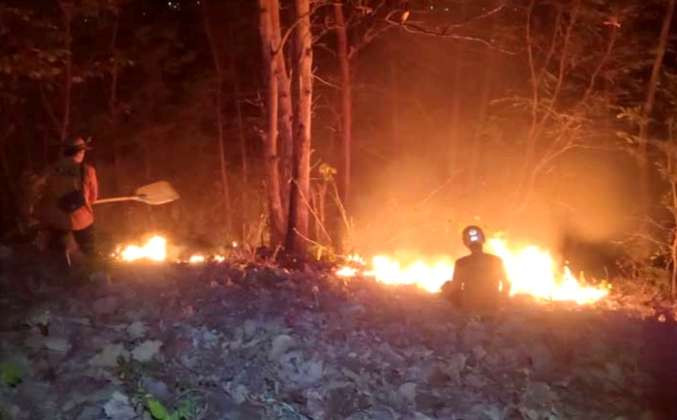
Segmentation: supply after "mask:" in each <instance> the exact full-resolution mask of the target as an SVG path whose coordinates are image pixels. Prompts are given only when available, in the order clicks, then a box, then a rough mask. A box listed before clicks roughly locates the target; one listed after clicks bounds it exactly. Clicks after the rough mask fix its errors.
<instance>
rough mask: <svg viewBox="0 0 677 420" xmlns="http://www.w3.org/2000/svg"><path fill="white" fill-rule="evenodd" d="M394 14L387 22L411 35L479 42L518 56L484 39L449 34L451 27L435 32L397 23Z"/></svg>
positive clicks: (411, 24)
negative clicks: (393, 17) (393, 18)
mask: <svg viewBox="0 0 677 420" xmlns="http://www.w3.org/2000/svg"><path fill="white" fill-rule="evenodd" d="M392 14H393V13H392V12H391V13H390V14H389V16H388V17H386V19H385V21H386V22H387V23H388V24H390V25H393V26H398V27H401V28H402V29H403V30H405V31H406V32H409V33H412V34H419V35H427V36H433V37H436V38H447V39H456V40H460V41H470V42H477V43H480V44H482V45H484V46H485V47H488V48H492V49H494V50H497V51H500V52H502V53H504V54H509V55H516V54H517V53H516V52H514V51H509V50H505V49H503V48H500V47H498V46H496V45H494V44H492V43H491V42H489V41H487V40H485V39H482V38H478V37H474V36H470V35H461V34H456V33H449V32H448V29H449V27H447V28H445V29H443V30H441V31H435V30H431V29H427V28H424V27H422V26H418V25H415V24H413V23H400V22H396V21H394V20H392V18H391V17H390V15H392Z"/></svg>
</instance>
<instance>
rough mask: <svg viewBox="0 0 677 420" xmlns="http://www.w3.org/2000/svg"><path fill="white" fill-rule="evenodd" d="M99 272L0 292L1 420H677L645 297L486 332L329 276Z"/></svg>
mask: <svg viewBox="0 0 677 420" xmlns="http://www.w3.org/2000/svg"><path fill="white" fill-rule="evenodd" d="M8 258H11V257H7V258H5V259H4V262H5V263H7V261H8ZM11 266H12V264H5V269H4V270H3V271H2V273H1V277H0V290H5V291H10V292H11V291H12V290H13V289H12V288H11V287H9V286H8V285H11V284H13V283H15V282H17V281H24V280H25V276H26V272H27V271H26V270H15V269H13V268H12V267H11ZM29 271H30V270H29ZM22 276H23V277H22ZM92 277H93V281H92V282H90V283H88V284H86V285H80V286H77V287H74V286H71V287H69V286H67V285H63V284H62V285H59V284H54V281H52V283H51V285H47V284H43V285H42V286H40V288H39V289H37V290H34V295H33V297H32V299H31V300H30V302H28V301H25V300H23V299H22V298H21V297H20V296H17V295H15V294H13V293H5V294H4V295H2V296H0V419H2V420H4V419H15V420H19V419H22V420H23V419H26V420H29V419H30V420H33V419H36V420H38V419H50V420H51V419H77V420H90V419H93V420H98V419H114V420H131V419H151V418H157V419H174V420H176V419H179V418H184V417H185V418H187V419H215V420H218V419H247V420H255V419H309V418H311V419H345V418H349V419H378V420H380V419H383V420H386V419H419V420H422V419H467V420H472V419H488V420H493V419H645V420H649V419H664V418H665V419H669V418H677V417H676V416H677V409H676V408H677V407H676V406H677V353H676V352H675V348H677V327H676V325H677V324H676V323H675V320H674V308H667V309H664V311H663V313H658V312H656V310H655V308H652V307H649V306H648V305H647V304H646V302H643V301H642V298H640V297H633V298H632V299H631V298H628V297H617V298H610V299H608V300H607V301H606V302H605V303H603V304H600V305H594V306H577V305H574V304H571V305H569V304H557V305H555V304H541V303H533V302H529V301H524V300H520V299H514V300H513V301H512V302H511V304H510V305H509V307H508V308H506V309H505V310H504V311H503V312H501V314H500V316H498V317H496V318H494V319H477V318H473V317H469V316H467V315H465V314H463V313H461V312H459V311H457V310H456V309H455V308H453V307H452V306H450V305H449V304H448V303H447V302H446V301H444V300H442V299H441V298H440V297H439V296H437V295H433V294H429V293H426V292H423V291H421V290H418V289H415V288H411V287H390V286H384V285H381V284H378V283H375V282H374V281H372V280H368V279H354V280H351V281H345V280H341V279H338V278H336V277H335V276H334V275H333V274H331V272H329V271H323V270H318V269H306V270H304V271H287V270H284V269H280V268H276V267H271V266H265V265H256V264H244V263H243V264H235V263H223V264H208V265H204V266H200V267H195V266H186V265H171V264H167V265H159V266H144V265H129V266H117V267H114V268H113V269H112V270H111V271H110V272H109V273H97V274H96V275H94V276H92ZM53 280H54V279H53ZM57 283H58V279H57ZM1 284H4V289H3V288H2V286H1ZM670 311H673V312H670ZM659 312H660V311H659ZM151 413H152V414H151ZM182 416H183V417H182Z"/></svg>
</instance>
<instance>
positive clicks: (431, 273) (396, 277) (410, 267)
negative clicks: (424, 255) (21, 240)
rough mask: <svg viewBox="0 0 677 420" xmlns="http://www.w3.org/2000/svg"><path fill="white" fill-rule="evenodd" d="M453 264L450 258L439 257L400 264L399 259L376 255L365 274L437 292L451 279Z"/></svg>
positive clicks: (382, 280) (380, 279)
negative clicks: (431, 260)
mask: <svg viewBox="0 0 677 420" xmlns="http://www.w3.org/2000/svg"><path fill="white" fill-rule="evenodd" d="M453 274H454V264H453V263H452V262H451V260H448V259H441V260H437V261H433V262H430V263H427V262H425V261H422V260H417V261H414V262H413V263H411V264H407V265H404V266H402V264H400V262H399V261H397V260H396V259H394V258H391V257H388V256H386V255H377V256H375V257H373V258H372V260H371V270H369V271H366V272H365V275H367V276H373V277H375V278H376V279H377V280H379V281H381V282H384V283H389V284H399V285H406V284H415V285H417V286H419V287H421V288H422V289H425V290H427V291H429V292H437V291H439V290H440V289H441V288H442V285H443V284H444V283H445V282H446V281H447V280H451V277H452V275H453Z"/></svg>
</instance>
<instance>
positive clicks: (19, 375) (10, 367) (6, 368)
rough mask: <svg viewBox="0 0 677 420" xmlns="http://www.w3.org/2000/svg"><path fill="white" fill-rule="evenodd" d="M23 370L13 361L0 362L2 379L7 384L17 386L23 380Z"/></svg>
mask: <svg viewBox="0 0 677 420" xmlns="http://www.w3.org/2000/svg"><path fill="white" fill-rule="evenodd" d="M23 375H24V374H23V370H22V369H21V367H20V366H18V365H17V364H15V363H11V362H2V363H0V381H2V383H4V384H5V385H7V386H10V387H15V386H17V385H19V384H20V383H21V381H22V380H23Z"/></svg>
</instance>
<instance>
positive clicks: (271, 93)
mask: <svg viewBox="0 0 677 420" xmlns="http://www.w3.org/2000/svg"><path fill="white" fill-rule="evenodd" d="M259 8H260V11H259V13H260V14H259V32H260V36H261V51H262V53H263V67H264V74H265V75H266V90H267V95H266V106H267V117H268V123H267V125H268V130H267V132H266V135H265V137H264V145H263V165H264V170H265V179H266V192H267V196H268V200H267V201H268V211H269V213H270V237H271V243H272V244H273V245H279V244H281V243H282V241H283V238H284V233H285V229H286V225H287V224H286V221H285V211H284V209H283V206H282V199H281V194H280V185H281V184H280V171H279V164H278V159H279V156H278V125H277V122H278V109H279V108H278V104H279V102H278V95H279V88H278V76H277V72H278V71H279V69H278V60H277V59H276V58H275V54H276V51H277V49H276V48H279V44H277V43H275V42H274V38H273V19H274V18H273V15H274V14H276V13H278V14H279V5H278V4H277V0H259Z"/></svg>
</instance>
